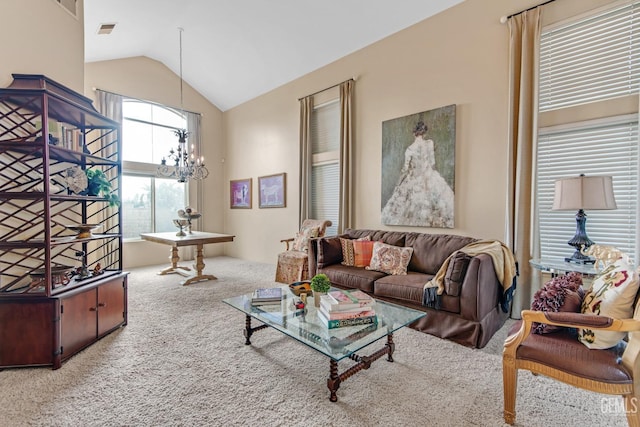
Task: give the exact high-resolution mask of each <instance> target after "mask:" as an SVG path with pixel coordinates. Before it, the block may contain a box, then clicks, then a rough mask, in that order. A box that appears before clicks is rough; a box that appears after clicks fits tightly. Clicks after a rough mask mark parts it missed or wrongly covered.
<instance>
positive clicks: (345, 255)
mask: <svg viewBox="0 0 640 427" xmlns="http://www.w3.org/2000/svg"><path fill="white" fill-rule="evenodd" d="M355 240H366V241H369V240H371V238H370V237H369V236H364V237H361V238H359V239H355ZM353 242H354V240H353V239H346V238H343V237H340V246H341V247H342V265H348V266H351V267H353V266H354V265H355V253H354V251H353ZM367 264H368V263H367ZM360 267H364V265H361V266H360Z"/></svg>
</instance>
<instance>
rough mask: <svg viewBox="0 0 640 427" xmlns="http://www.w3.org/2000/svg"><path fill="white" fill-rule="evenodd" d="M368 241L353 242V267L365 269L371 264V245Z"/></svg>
mask: <svg viewBox="0 0 640 427" xmlns="http://www.w3.org/2000/svg"><path fill="white" fill-rule="evenodd" d="M374 243H376V242H372V241H370V240H354V241H353V266H354V267H366V266H368V265H369V262H371V255H372V253H373V244H374Z"/></svg>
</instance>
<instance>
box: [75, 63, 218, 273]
mask: <svg viewBox="0 0 640 427" xmlns="http://www.w3.org/2000/svg"><path fill="white" fill-rule="evenodd" d="M93 88H98V89H102V90H106V91H110V92H115V93H119V94H122V95H126V96H131V97H134V98H139V99H144V100H148V101H154V102H158V103H161V104H164V105H169V106H173V107H180V78H179V76H177V75H176V74H175V73H173V72H172V71H171V70H169V69H168V68H167V67H166V66H165V65H164V64H162V63H160V62H158V61H154V60H152V59H149V58H146V57H135V58H127V59H120V60H114V61H101V62H92V63H87V64H86V66H85V93H86V95H87V96H89V97H91V98H95V92H94V91H93ZM183 98H184V108H185V110H189V111H194V112H198V113H201V114H202V115H203V117H202V137H201V138H202V139H201V141H202V155H203V156H204V157H205V159H206V160H207V165H208V169H209V172H210V174H209V177H208V178H207V179H206V181H204V182H205V184H204V185H203V204H202V206H201V207H200V210H201V211H202V212H203V213H204V215H203V218H202V219H200V220H198V223H197V227H198V229H200V230H206V231H222V230H223V228H224V225H223V221H224V218H223V212H224V210H223V205H222V204H221V200H223V198H224V193H223V191H222V188H223V185H222V182H223V170H222V163H221V161H220V159H222V157H223V151H224V150H223V139H222V112H221V111H220V110H218V109H217V108H216V107H215V106H213V105H212V104H211V103H210V102H209V101H207V100H206V99H205V98H203V97H202V96H201V95H200V94H199V93H198V92H196V91H195V90H193V88H191V86H189V85H188V84H186V83H185V85H184V97H183ZM197 191H198V188H197V184H190V188H189V192H190V199H192V200H195V194H196V193H197ZM194 228H195V227H194ZM225 245H229V244H227V243H224V244H218V245H207V246H206V247H205V256H215V255H219V254H221V253H223V252H224V246H225ZM123 250H124V266H125V268H131V267H135V266H140V265H152V264H162V263H166V262H167V258H168V253H169V246H163V245H158V244H155V243H150V242H146V241H137V242H127V243H125V244H124V249H123ZM180 250H181V257H182V258H185V257H186V258H188V257H189V256H190V255H191V254H190V250H189V249H187V248H181V249H180Z"/></svg>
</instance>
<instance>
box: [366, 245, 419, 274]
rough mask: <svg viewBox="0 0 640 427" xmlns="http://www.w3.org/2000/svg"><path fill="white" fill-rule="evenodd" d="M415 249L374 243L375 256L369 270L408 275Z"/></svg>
mask: <svg viewBox="0 0 640 427" xmlns="http://www.w3.org/2000/svg"><path fill="white" fill-rule="evenodd" d="M412 254H413V248H411V247H400V246H393V245H387V244H386V243H382V242H374V245H373V255H372V257H371V262H370V264H369V266H368V267H367V270H377V271H381V272H383V273H387V274H392V275H404V274H407V266H408V265H409V261H411V255H412Z"/></svg>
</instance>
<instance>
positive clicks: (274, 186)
mask: <svg viewBox="0 0 640 427" xmlns="http://www.w3.org/2000/svg"><path fill="white" fill-rule="evenodd" d="M258 189H259V191H260V197H259V204H258V207H260V208H284V207H285V206H287V174H286V173H279V174H276V175H268V176H261V177H258Z"/></svg>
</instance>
